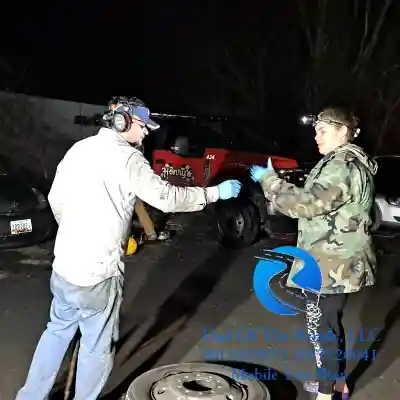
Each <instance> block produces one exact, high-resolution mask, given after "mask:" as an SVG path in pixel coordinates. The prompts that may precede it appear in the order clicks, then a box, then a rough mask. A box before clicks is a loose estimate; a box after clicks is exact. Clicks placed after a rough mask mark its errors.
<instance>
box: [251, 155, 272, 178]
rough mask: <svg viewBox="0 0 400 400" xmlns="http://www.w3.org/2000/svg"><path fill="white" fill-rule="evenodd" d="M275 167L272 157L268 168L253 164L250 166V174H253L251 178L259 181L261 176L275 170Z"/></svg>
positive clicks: (269, 159)
mask: <svg viewBox="0 0 400 400" xmlns="http://www.w3.org/2000/svg"><path fill="white" fill-rule="evenodd" d="M273 170H274V167H273V166H272V161H271V158H268V164H267V168H265V167H260V166H259V165H253V166H252V167H251V168H250V175H251V179H253V181H254V182H259V181H260V179H261V177H262V176H263V175H264V174H265V173H266V172H269V171H273Z"/></svg>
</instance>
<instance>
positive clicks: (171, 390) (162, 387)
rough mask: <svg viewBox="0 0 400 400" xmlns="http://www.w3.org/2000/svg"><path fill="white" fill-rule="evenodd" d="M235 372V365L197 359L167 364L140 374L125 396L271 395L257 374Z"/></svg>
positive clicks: (250, 399) (263, 399) (256, 398)
mask: <svg viewBox="0 0 400 400" xmlns="http://www.w3.org/2000/svg"><path fill="white" fill-rule="evenodd" d="M238 372H240V371H238ZM234 376H235V371H234V370H233V369H232V367H228V366H225V365H218V364H211V363H210V364H208V363H196V362H194V363H182V364H172V365H165V366H162V367H158V368H155V369H152V370H150V371H147V372H145V373H144V374H142V375H140V376H139V377H137V378H136V379H135V380H134V381H133V382H132V384H131V385H130V386H129V388H128V391H127V393H126V395H125V400H150V399H154V400H176V399H177V398H179V399H180V398H182V399H183V398H185V399H195V398H196V399H199V398H202V399H204V400H208V399H210V400H211V399H215V400H217V399H247V400H270V399H271V395H270V393H269V391H268V389H267V387H266V386H265V384H264V383H263V382H262V381H261V380H259V379H256V378H255V376H254V377H249V378H247V379H243V378H242V377H239V380H237V379H234Z"/></svg>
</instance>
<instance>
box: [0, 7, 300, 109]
mask: <svg viewBox="0 0 400 400" xmlns="http://www.w3.org/2000/svg"><path fill="white" fill-rule="evenodd" d="M64 3H65V4H64V5H63V3H62V2H61V5H55V6H54V5H53V6H52V7H50V8H46V9H44V10H43V12H40V11H39V9H37V10H36V11H35V12H33V15H31V16H28V15H22V17H19V18H15V19H14V20H13V21H12V22H11V21H9V22H8V24H9V25H10V26H7V27H5V26H3V28H2V30H3V31H4V32H7V33H3V37H4V35H5V36H6V37H7V38H8V40H7V41H6V42H5V43H4V42H3V45H2V48H3V53H4V55H3V58H6V60H7V62H8V63H9V64H11V65H12V69H13V73H15V75H16V78H15V79H17V80H18V85H17V86H18V88H19V90H18V91H20V92H24V93H33V94H38V95H43V96H48V97H55V98H61V99H66V100H75V101H84V102H89V103H96V104H99V103H100V104H104V103H106V102H107V101H108V99H109V97H110V96H111V95H114V94H121V93H127V94H129V95H137V96H138V97H143V98H144V99H145V100H146V101H148V102H150V103H151V104H154V106H155V107H156V108H158V107H162V108H163V109H165V108H169V109H171V110H175V111H176V108H178V109H179V107H182V106H183V107H185V106H188V107H190V105H189V104H190V101H187V99H185V97H191V96H193V91H191V92H186V93H185V88H184V87H183V86H185V81H184V79H182V77H185V78H187V79H193V80H196V79H200V80H202V79H203V78H204V75H206V74H207V71H204V70H202V68H204V65H205V64H206V63H213V62H215V58H216V55H215V52H220V51H221V48H223V47H224V42H229V41H230V40H236V38H237V37H240V36H241V34H242V35H243V39H245V40H248V35H253V36H256V37H257V36H259V35H263V34H264V32H266V31H265V29H264V28H265V27H268V25H270V24H271V21H273V20H276V18H275V17H274V15H273V14H274V12H275V13H278V14H279V15H283V16H285V19H284V20H282V21H281V22H279V23H278V24H275V28H274V29H275V30H276V32H275V35H276V34H282V27H284V28H285V31H286V32H287V34H290V24H291V21H290V20H291V17H290V15H291V13H292V14H293V11H294V10H290V9H288V10H287V11H285V10H284V9H285V8H286V7H283V6H279V5H278V6H277V5H276V4H275V5H272V6H271V5H267V4H266V3H273V2H255V1H253V2H251V1H250V2H248V1H246V2H243V1H229V2H219V3H220V4H217V2H216V1H183V0H174V1H172V2H166V1H161V0H159V1H155V0H147V1H142V2H140V1H119V2H118V1H116V2H115V1H114V2H111V1H98V2H96V3H95V2H89V1H86V2H85V4H86V6H85V7H83V6H82V5H80V6H78V5H77V4H79V3H83V2H78V1H69V2H64ZM289 3H290V2H289ZM289 3H288V4H289ZM292 3H293V2H292ZM66 4H69V5H66ZM270 31H271V30H270ZM269 34H271V33H269ZM217 47H218V48H217ZM213 50H214V53H213ZM246 57H247V55H245V54H243V59H245V58H246ZM24 71H25V74H23V72H24ZM196 74H198V75H200V76H197V77H196ZM21 76H23V78H22V79H21ZM192 76H194V77H193V78H192ZM18 78H19V79H18ZM212 91H213V87H212V85H210V86H209V87H208V93H206V94H205V97H206V98H207V97H209V96H212ZM178 93H179V94H178Z"/></svg>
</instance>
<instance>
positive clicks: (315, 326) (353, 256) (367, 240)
mask: <svg viewBox="0 0 400 400" xmlns="http://www.w3.org/2000/svg"><path fill="white" fill-rule="evenodd" d="M313 125H314V126H315V132H316V136H315V140H316V142H317V145H318V149H319V152H320V153H321V154H322V155H323V158H322V159H321V160H320V161H319V162H318V164H317V165H316V166H315V167H314V168H313V170H312V171H311V173H310V174H309V176H308V178H307V181H306V182H305V185H304V188H299V187H296V186H295V185H293V184H290V183H287V182H286V181H285V180H283V179H279V177H278V176H277V174H276V173H275V171H274V170H273V168H272V165H271V162H270V161H269V163H268V167H267V168H262V167H259V166H253V167H252V168H251V175H252V178H253V180H254V181H257V182H260V184H261V187H262V189H263V191H264V193H265V196H266V197H268V198H269V199H270V200H271V201H272V203H273V204H274V205H275V206H276V207H277V209H278V210H279V211H281V212H282V213H283V214H286V215H288V216H289V217H292V218H298V220H299V222H298V227H299V228H298V243H297V245H298V247H300V248H302V249H305V250H307V251H308V252H309V253H310V254H311V255H312V256H314V258H315V259H316V260H317V261H318V263H319V266H320V269H321V273H322V281H323V286H322V289H321V294H320V297H319V301H311V300H308V301H307V313H306V322H307V330H308V333H309V336H310V342H311V343H312V345H313V346H314V351H315V357H316V364H317V379H318V380H317V381H310V382H306V384H305V388H306V390H309V391H314V392H318V397H317V399H318V400H323V399H329V400H330V399H332V396H333V392H334V385H335V379H334V378H333V379H329V377H328V378H325V377H326V376H327V373H328V374H330V376H331V377H332V376H338V372H339V371H338V370H339V366H338V365H337V359H338V358H340V352H339V347H338V344H337V343H336V342H335V343H328V341H325V342H323V341H322V340H320V337H321V334H323V333H325V334H326V333H328V331H329V330H332V331H333V332H334V334H335V335H336V336H337V339H338V342H341V343H345V336H344V331H343V326H342V323H341V313H342V310H343V308H344V304H345V301H346V299H347V297H348V294H350V293H355V292H358V291H360V290H361V289H362V287H364V286H371V285H373V284H374V283H375V268H376V259H375V254H374V250H373V246H372V238H371V234H370V230H369V228H370V226H371V217H370V215H371V209H372V206H373V202H374V182H373V177H374V175H375V174H376V172H377V164H376V163H375V161H374V160H373V159H371V158H369V157H368V156H367V155H366V154H365V153H364V151H363V150H362V149H361V148H360V147H358V146H356V145H354V144H352V143H351V142H352V141H353V139H354V138H355V137H356V136H357V135H358V133H359V129H358V128H357V126H358V121H357V119H356V118H355V117H354V116H353V115H352V114H349V113H347V112H345V111H343V110H341V109H337V108H327V109H325V110H323V111H322V112H321V113H320V114H319V115H318V117H317V118H316V120H315V121H314V124H313ZM300 269H301V266H299V265H297V263H294V265H293V266H292V268H291V271H290V273H289V277H288V282H287V286H289V287H296V285H295V284H294V282H293V281H292V278H293V276H294V275H295V274H296V273H298V271H299V270H300ZM325 337H326V336H325ZM338 378H340V376H338ZM338 380H339V379H338ZM338 383H339V382H338ZM342 385H343V388H342V390H341V391H343V392H344V393H343V397H342V398H346V396H348V389H347V386H346V385H345V384H343V382H342ZM336 388H338V384H337V386H336Z"/></svg>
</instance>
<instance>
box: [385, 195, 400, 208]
mask: <svg viewBox="0 0 400 400" xmlns="http://www.w3.org/2000/svg"><path fill="white" fill-rule="evenodd" d="M386 200H387V202H388V203H389V204H390V205H391V206H395V207H400V197H387V198H386Z"/></svg>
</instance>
